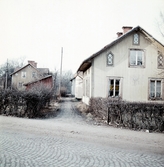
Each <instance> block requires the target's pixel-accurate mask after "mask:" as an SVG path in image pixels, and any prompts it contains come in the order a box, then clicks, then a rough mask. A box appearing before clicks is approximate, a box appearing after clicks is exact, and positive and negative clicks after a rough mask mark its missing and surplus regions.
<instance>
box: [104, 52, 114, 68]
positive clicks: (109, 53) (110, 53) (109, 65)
mask: <svg viewBox="0 0 164 167" xmlns="http://www.w3.org/2000/svg"><path fill="white" fill-rule="evenodd" d="M109 55H112V63H111V64H109V63H108V56H109ZM106 65H107V66H108V67H111V66H113V65H114V54H113V53H112V52H108V53H107V55H106Z"/></svg>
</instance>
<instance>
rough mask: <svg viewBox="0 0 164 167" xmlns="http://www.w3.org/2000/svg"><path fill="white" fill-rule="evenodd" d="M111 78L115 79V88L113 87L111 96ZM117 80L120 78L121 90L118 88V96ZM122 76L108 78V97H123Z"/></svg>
mask: <svg viewBox="0 0 164 167" xmlns="http://www.w3.org/2000/svg"><path fill="white" fill-rule="evenodd" d="M111 80H113V81H114V86H113V87H114V89H113V95H112V96H110V87H111ZM116 80H119V90H118V92H119V93H118V96H116ZM121 82H122V80H121V78H120V77H116V78H108V97H121Z"/></svg>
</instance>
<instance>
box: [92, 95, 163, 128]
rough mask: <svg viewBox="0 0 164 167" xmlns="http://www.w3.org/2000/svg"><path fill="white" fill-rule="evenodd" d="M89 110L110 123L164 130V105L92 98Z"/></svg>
mask: <svg viewBox="0 0 164 167" xmlns="http://www.w3.org/2000/svg"><path fill="white" fill-rule="evenodd" d="M89 112H90V113H91V114H92V115H94V116H95V117H99V118H101V119H102V120H107V122H108V123H110V124H112V125H116V126H122V127H127V128H130V129H135V130H137V129H139V130H140V129H147V130H152V131H164V105H163V104H157V103H137V102H126V101H122V100H120V99H114V98H91V100H90V105H89Z"/></svg>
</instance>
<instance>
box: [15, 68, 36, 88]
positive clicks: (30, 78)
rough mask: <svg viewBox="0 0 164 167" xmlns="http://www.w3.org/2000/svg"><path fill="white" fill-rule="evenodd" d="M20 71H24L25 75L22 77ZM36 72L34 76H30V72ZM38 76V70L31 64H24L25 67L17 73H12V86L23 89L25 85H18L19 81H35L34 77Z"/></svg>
mask: <svg viewBox="0 0 164 167" xmlns="http://www.w3.org/2000/svg"><path fill="white" fill-rule="evenodd" d="M22 71H23V72H26V77H25V78H23V77H22ZM33 72H36V77H32V73H33ZM38 78H39V74H38V71H37V70H36V69H34V68H33V67H32V66H31V65H28V66H26V67H25V68H23V69H22V70H20V71H18V72H17V73H14V74H13V75H12V86H13V87H14V88H17V89H18V90H25V88H26V87H25V86H22V87H20V86H19V83H22V84H24V83H28V82H31V81H35V80H36V79H38Z"/></svg>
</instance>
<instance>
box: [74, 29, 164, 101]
mask: <svg viewBox="0 0 164 167" xmlns="http://www.w3.org/2000/svg"><path fill="white" fill-rule="evenodd" d="M117 35H118V37H117V39H116V40H114V41H113V42H111V43H110V44H108V45H106V46H105V47H104V48H102V49H101V50H99V51H98V52H96V53H95V54H93V55H91V56H90V57H89V58H87V59H86V60H84V61H83V62H82V64H81V65H80V66H79V68H78V70H77V72H83V98H82V101H83V102H84V103H86V104H89V100H90V98H91V97H104V98H105V97H113V98H117V97H120V98H121V99H122V100H125V101H131V102H134V101H135V102H152V101H153V102H157V103H164V45H163V44H162V43H160V42H159V41H157V40H156V39H155V38H154V37H153V36H152V35H150V34H149V33H148V32H147V31H145V30H144V29H143V28H141V27H140V26H137V27H135V28H132V27H123V32H118V33H117Z"/></svg>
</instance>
